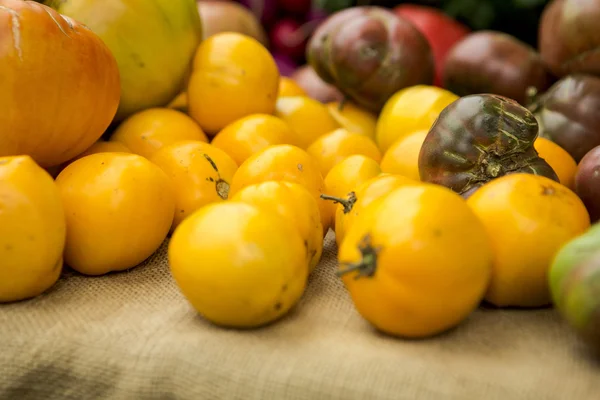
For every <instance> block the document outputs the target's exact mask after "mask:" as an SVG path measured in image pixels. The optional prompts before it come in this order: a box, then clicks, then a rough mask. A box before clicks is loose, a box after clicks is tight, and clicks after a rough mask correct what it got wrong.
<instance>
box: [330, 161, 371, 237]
mask: <svg viewBox="0 0 600 400" xmlns="http://www.w3.org/2000/svg"><path fill="white" fill-rule="evenodd" d="M380 173H381V168H379V164H378V163H377V162H376V161H375V160H373V159H372V158H369V157H367V156H363V155H359V154H357V155H353V156H350V157H348V158H346V159H345V160H344V161H342V162H340V163H338V164H336V165H335V166H334V167H333V168H332V169H331V170H330V171H329V173H328V174H327V176H326V177H325V194H326V195H327V197H328V198H327V200H329V201H330V202H329V208H330V211H329V214H331V215H332V216H335V213H336V209H338V208H341V209H342V210H343V208H344V206H343V205H342V204H340V203H339V202H338V200H336V198H337V199H339V198H346V197H347V196H348V195H349V194H350V192H352V191H353V190H355V189H356V188H357V187H358V186H359V185H361V184H362V183H363V182H366V181H368V180H369V179H371V178H373V177H375V176H377V175H379V174H380ZM332 228H333V229H334V230H335V229H336V228H335V220H333V221H332Z"/></svg>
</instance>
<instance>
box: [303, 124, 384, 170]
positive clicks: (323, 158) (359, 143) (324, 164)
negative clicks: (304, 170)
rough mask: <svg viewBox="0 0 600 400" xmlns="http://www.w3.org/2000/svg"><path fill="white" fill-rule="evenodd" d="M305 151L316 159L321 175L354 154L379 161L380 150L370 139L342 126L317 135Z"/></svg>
mask: <svg viewBox="0 0 600 400" xmlns="http://www.w3.org/2000/svg"><path fill="white" fill-rule="evenodd" d="M306 151H307V152H308V154H310V155H311V156H313V157H314V158H315V159H316V160H317V162H318V163H319V166H320V167H321V174H322V175H323V176H327V174H328V173H329V170H331V168H333V167H334V166H335V165H336V164H337V163H339V162H340V161H343V160H344V159H345V158H347V157H349V156H353V155H355V154H361V155H363V156H367V157H369V158H372V159H373V160H375V161H376V162H378V163H379V162H380V161H381V152H380V151H379V149H378V148H377V145H376V144H375V142H374V141H373V140H372V139H370V138H368V137H366V136H361V135H357V134H355V133H350V132H348V131H347V130H345V129H343V128H340V129H336V130H334V131H332V132H330V133H327V134H325V135H323V136H321V137H319V138H318V139H317V140H315V141H314V142H313V143H312V144H311V145H310V146H308V148H307V149H306Z"/></svg>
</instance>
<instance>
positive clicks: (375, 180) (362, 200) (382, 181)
mask: <svg viewBox="0 0 600 400" xmlns="http://www.w3.org/2000/svg"><path fill="white" fill-rule="evenodd" d="M417 184H419V181H415V180H413V179H410V178H406V177H404V176H401V175H393V174H385V173H382V174H379V175H377V176H374V177H372V178H370V179H367V180H365V181H364V182H362V183H361V184H359V185H357V186H356V188H355V189H353V190H352V192H350V193H348V194H347V195H346V196H345V197H343V201H342V202H341V203H340V206H339V207H337V208H336V210H335V241H336V243H337V245H338V246H340V245H341V244H342V241H343V240H344V238H345V237H346V232H347V231H348V228H350V226H352V224H353V222H354V219H355V218H357V217H358V216H359V215H361V214H362V212H363V210H364V209H365V208H367V207H368V206H369V205H370V204H371V203H373V202H374V201H376V200H378V199H380V198H382V197H383V196H385V195H387V194H388V193H390V192H392V191H393V190H394V189H396V188H399V187H401V186H407V185H417Z"/></svg>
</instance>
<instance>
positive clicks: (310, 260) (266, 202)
mask: <svg viewBox="0 0 600 400" xmlns="http://www.w3.org/2000/svg"><path fill="white" fill-rule="evenodd" d="M231 200H232V201H241V202H244V203H248V204H252V205H255V206H257V207H263V208H265V209H266V210H267V211H269V212H271V213H275V214H279V215H281V216H282V217H283V218H285V219H286V220H287V221H288V222H290V223H291V224H292V225H293V226H295V227H296V228H298V231H299V232H300V235H301V236H302V239H303V241H304V247H305V248H306V263H307V265H308V266H309V271H311V272H312V271H313V270H314V269H315V267H316V266H317V264H318V263H319V260H320V259H321V254H322V253H323V224H322V223H321V215H320V211H319V205H318V203H317V200H316V199H315V198H314V197H313V195H312V194H311V193H310V192H309V191H308V190H307V189H306V188H305V187H304V186H302V185H300V184H299V183H293V182H285V181H266V182H262V183H257V184H255V185H250V186H246V187H245V188H243V189H242V190H240V191H239V192H237V193H236V194H235V196H233V197H232V198H231Z"/></svg>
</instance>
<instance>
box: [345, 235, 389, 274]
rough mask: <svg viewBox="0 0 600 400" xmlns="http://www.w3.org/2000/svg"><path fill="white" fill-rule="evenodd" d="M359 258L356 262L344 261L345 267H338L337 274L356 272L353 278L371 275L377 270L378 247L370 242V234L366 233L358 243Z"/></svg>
mask: <svg viewBox="0 0 600 400" xmlns="http://www.w3.org/2000/svg"><path fill="white" fill-rule="evenodd" d="M358 250H359V251H360V255H361V259H360V261H358V262H356V263H345V264H343V265H344V266H345V268H342V269H340V270H339V271H337V272H336V275H337V276H343V275H346V274H347V273H350V272H352V271H357V272H358V273H357V274H356V275H355V276H354V279H360V278H362V277H372V276H374V275H375V272H376V271H377V255H378V253H379V251H380V248H375V247H373V246H372V244H371V235H370V234H366V235H365V236H364V237H363V239H362V240H361V241H360V243H359V245H358Z"/></svg>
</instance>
